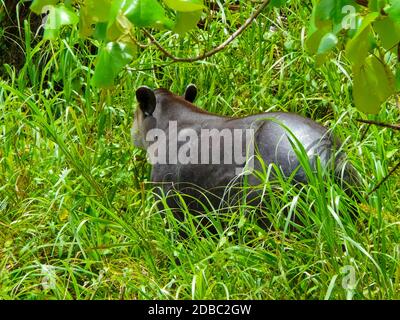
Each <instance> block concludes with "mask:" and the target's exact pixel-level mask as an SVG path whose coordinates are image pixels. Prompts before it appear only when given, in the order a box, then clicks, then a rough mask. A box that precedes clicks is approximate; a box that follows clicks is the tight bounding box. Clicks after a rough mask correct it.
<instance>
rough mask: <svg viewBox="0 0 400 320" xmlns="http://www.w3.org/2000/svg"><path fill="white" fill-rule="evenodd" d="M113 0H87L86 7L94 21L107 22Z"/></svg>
mask: <svg viewBox="0 0 400 320" xmlns="http://www.w3.org/2000/svg"><path fill="white" fill-rule="evenodd" d="M112 2H113V1H112V0H85V2H84V9H85V10H86V12H88V13H89V14H90V17H91V20H92V21H93V22H94V23H97V22H106V21H108V20H109V17H110V10H111V5H112Z"/></svg>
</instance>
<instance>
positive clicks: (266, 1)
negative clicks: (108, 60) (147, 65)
mask: <svg viewBox="0 0 400 320" xmlns="http://www.w3.org/2000/svg"><path fill="white" fill-rule="evenodd" d="M270 2H271V0H264V1H263V2H262V3H261V4H260V6H259V7H258V9H257V10H256V11H254V12H253V13H252V15H251V16H250V17H249V18H248V19H247V20H246V22H245V23H244V24H243V25H242V26H241V27H240V28H239V29H237V30H236V31H235V32H234V33H232V34H231V35H230V36H229V37H228V39H226V40H225V41H224V42H223V43H221V44H220V45H218V46H217V47H215V48H213V49H211V50H210V51H207V52H205V53H202V54H201V55H199V56H197V57H190V58H180V57H176V56H174V55H173V54H172V53H170V52H169V51H168V50H167V49H165V48H164V47H163V46H162V45H161V44H160V43H159V42H158V41H157V40H156V39H155V38H154V37H153V36H152V35H151V33H149V32H148V31H147V30H145V29H143V32H144V33H145V34H146V36H147V37H149V38H150V40H151V42H152V43H153V44H154V45H155V46H156V47H157V48H158V49H159V50H160V51H161V52H162V53H163V54H164V55H166V56H167V57H168V58H170V59H172V60H173V61H174V62H194V61H199V60H203V59H206V58H208V57H211V56H212V55H214V54H216V53H217V52H219V51H221V50H223V49H225V47H227V46H228V45H229V44H230V43H231V42H232V41H233V40H235V39H236V38H237V37H238V36H239V35H240V34H241V33H242V32H243V31H244V30H245V29H246V28H247V27H248V26H249V25H250V24H251V23H252V22H253V20H254V19H256V18H257V17H258V15H259V14H260V13H261V11H262V10H263V9H264V8H265V7H266V6H267V5H268V4H269V3H270Z"/></svg>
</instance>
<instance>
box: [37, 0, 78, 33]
mask: <svg viewBox="0 0 400 320" xmlns="http://www.w3.org/2000/svg"><path fill="white" fill-rule="evenodd" d="M49 11H50V12H49V14H48V15H47V20H46V23H45V25H44V29H45V31H44V35H43V38H44V39H49V40H55V39H56V38H57V37H58V34H59V32H60V29H61V27H62V26H63V25H69V24H77V23H78V22H79V18H78V16H77V15H76V14H75V12H73V11H71V10H70V9H68V8H66V7H65V6H64V5H63V4H60V5H58V6H56V7H54V6H53V7H49Z"/></svg>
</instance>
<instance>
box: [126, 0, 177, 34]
mask: <svg viewBox="0 0 400 320" xmlns="http://www.w3.org/2000/svg"><path fill="white" fill-rule="evenodd" d="M124 14H125V15H126V17H127V18H128V19H129V21H131V22H132V23H133V24H134V25H135V26H137V27H139V28H141V27H159V28H163V27H164V28H167V29H172V28H173V26H174V23H173V22H172V21H171V20H170V19H169V18H167V17H166V15H165V10H164V8H163V7H162V6H161V5H160V3H159V2H158V1H157V0H128V1H126V3H125V6H124Z"/></svg>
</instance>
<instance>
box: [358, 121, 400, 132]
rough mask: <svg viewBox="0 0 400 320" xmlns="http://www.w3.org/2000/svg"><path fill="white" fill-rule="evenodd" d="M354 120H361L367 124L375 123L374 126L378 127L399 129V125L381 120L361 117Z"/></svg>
mask: <svg viewBox="0 0 400 320" xmlns="http://www.w3.org/2000/svg"><path fill="white" fill-rule="evenodd" d="M356 121H358V122H362V123H367V124H373V125H376V126H379V127H385V128H390V129H393V130H400V125H395V124H389V123H383V122H378V121H372V120H362V119H357V120H356Z"/></svg>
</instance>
